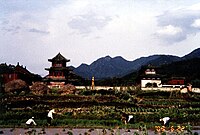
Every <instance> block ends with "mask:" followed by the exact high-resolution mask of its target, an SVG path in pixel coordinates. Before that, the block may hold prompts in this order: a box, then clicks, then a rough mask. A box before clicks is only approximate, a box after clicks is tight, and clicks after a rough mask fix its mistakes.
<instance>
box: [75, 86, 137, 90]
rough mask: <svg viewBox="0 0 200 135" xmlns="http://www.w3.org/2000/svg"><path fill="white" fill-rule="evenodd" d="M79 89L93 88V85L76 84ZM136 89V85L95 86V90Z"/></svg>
mask: <svg viewBox="0 0 200 135" xmlns="http://www.w3.org/2000/svg"><path fill="white" fill-rule="evenodd" d="M75 87H76V88H77V89H88V90H92V86H75ZM102 89H103V90H109V89H113V90H135V89H136V87H135V86H118V87H110V86H94V90H102Z"/></svg>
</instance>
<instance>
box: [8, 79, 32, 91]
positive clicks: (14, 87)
mask: <svg viewBox="0 0 200 135" xmlns="http://www.w3.org/2000/svg"><path fill="white" fill-rule="evenodd" d="M22 91H24V92H25V93H27V92H29V87H28V85H27V84H26V82H25V81H23V80H21V79H17V80H13V81H10V82H8V83H6V84H5V93H8V94H20V93H21V92H22Z"/></svg>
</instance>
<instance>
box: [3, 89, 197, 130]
mask: <svg viewBox="0 0 200 135" xmlns="http://www.w3.org/2000/svg"><path fill="white" fill-rule="evenodd" d="M199 99H200V95H199V94H195V93H177V92H160V91H148V92H147V91H146V92H144V91H139V92H138V91H137V92H135V91H128V90H127V91H123V92H120V91H114V90H109V91H101V92H97V91H83V92H81V93H80V94H78V95H65V96H60V95H44V96H36V95H1V102H0V111H1V112H0V126H1V127H4V128H5V127H25V126H26V125H25V122H26V121H27V120H28V119H29V118H31V117H32V116H34V117H35V122H36V123H37V126H36V127H46V126H47V124H46V123H47V121H46V117H47V113H48V110H50V109H52V108H55V110H56V114H54V119H53V121H52V125H51V126H52V127H68V128H70V127H73V128H116V127H119V128H134V129H138V128H139V127H140V126H144V125H145V126H146V127H147V128H148V129H152V128H154V127H155V126H162V124H163V123H162V122H160V121H159V119H160V118H162V117H165V116H169V117H170V118H171V119H172V122H171V123H170V125H173V126H175V127H176V126H179V125H181V126H186V125H187V124H188V123H189V124H190V125H192V126H194V127H195V126H199V125H200V119H199V118H200V102H199V101H200V100H199ZM122 113H126V114H132V115H133V119H132V120H131V121H130V123H128V124H127V125H125V124H124V123H123V122H122V121H121V116H122Z"/></svg>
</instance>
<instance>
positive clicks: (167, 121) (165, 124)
mask: <svg viewBox="0 0 200 135" xmlns="http://www.w3.org/2000/svg"><path fill="white" fill-rule="evenodd" d="M160 121H163V122H164V123H163V124H164V126H166V127H168V126H169V122H170V118H169V117H164V118H162V119H160Z"/></svg>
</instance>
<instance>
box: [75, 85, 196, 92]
mask: <svg viewBox="0 0 200 135" xmlns="http://www.w3.org/2000/svg"><path fill="white" fill-rule="evenodd" d="M75 87H76V88H77V89H86V90H92V87H91V86H75ZM102 89H103V90H109V89H113V90H135V89H136V87H135V86H118V87H110V86H94V90H102ZM141 90H147V91H148V90H156V91H159V90H160V91H181V92H182V93H186V92H187V88H183V89H181V88H169V87H155V88H145V87H144V88H141ZM192 92H195V93H200V88H192Z"/></svg>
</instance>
